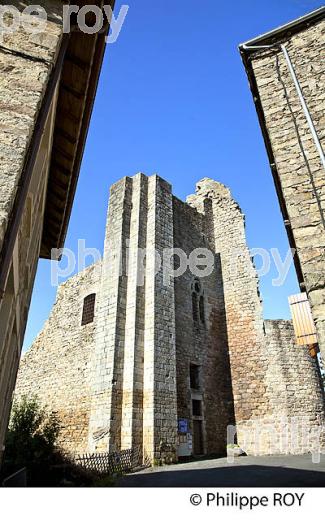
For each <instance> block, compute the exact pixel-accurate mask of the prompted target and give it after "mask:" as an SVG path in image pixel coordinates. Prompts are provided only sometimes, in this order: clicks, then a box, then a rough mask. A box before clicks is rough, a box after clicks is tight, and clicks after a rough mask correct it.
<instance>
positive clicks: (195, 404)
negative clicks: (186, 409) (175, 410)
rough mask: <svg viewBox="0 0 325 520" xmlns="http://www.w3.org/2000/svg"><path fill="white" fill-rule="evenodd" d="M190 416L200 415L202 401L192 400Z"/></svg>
mask: <svg viewBox="0 0 325 520" xmlns="http://www.w3.org/2000/svg"><path fill="white" fill-rule="evenodd" d="M192 414H193V415H196V416H201V415H202V401H199V400H198V399H192Z"/></svg>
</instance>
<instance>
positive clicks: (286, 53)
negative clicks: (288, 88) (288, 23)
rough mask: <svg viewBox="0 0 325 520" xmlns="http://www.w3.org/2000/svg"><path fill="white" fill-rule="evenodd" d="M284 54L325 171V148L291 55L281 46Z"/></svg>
mask: <svg viewBox="0 0 325 520" xmlns="http://www.w3.org/2000/svg"><path fill="white" fill-rule="evenodd" d="M280 48H281V50H282V52H283V54H284V57H285V60H286V62H287V65H288V69H289V71H290V74H291V77H292V79H293V82H294V84H295V87H296V91H297V94H298V96H299V100H300V103H301V106H302V109H303V111H304V113H305V116H306V119H307V123H308V126H309V128H310V131H311V134H312V136H313V139H314V142H315V145H316V148H317V150H318V153H319V157H320V160H321V162H322V165H323V168H324V170H325V155H324V152H323V148H322V145H321V143H320V140H319V137H318V135H317V131H316V128H315V125H314V122H313V120H312V118H311V115H310V112H309V110H308V107H307V104H306V101H305V98H304V95H303V92H302V90H301V87H300V84H299V81H298V78H297V76H296V72H295V69H294V67H293V64H292V61H291V59H290V56H289V53H288V51H287V49H286V47H285V45H281V46H280Z"/></svg>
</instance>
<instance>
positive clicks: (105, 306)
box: [16, 173, 324, 462]
mask: <svg viewBox="0 0 325 520" xmlns="http://www.w3.org/2000/svg"><path fill="white" fill-rule="evenodd" d="M244 220H245V219H244V215H243V213H242V211H241V209H240V207H239V206H238V204H237V203H236V202H235V201H234V200H233V198H232V196H231V193H230V191H229V189H228V188H226V187H225V186H224V185H222V184H220V183H218V182H216V181H214V180H211V179H206V178H205V179H203V180H202V181H201V182H199V183H198V184H197V189H196V194H195V195H191V196H189V197H188V199H187V202H186V203H185V202H182V201H181V200H179V199H178V198H176V197H175V196H174V195H173V194H172V191H171V186H170V185H169V184H168V183H167V182H166V181H164V180H163V179H161V178H160V177H158V176H157V175H153V176H150V177H146V176H145V175H143V174H141V173H139V174H137V175H135V176H134V177H125V178H123V179H122V180H120V181H119V182H117V183H116V184H114V185H113V186H112V188H111V194H110V202H109V211H108V219H107V229H106V238H105V246H104V255H103V259H102V261H100V262H98V263H96V264H94V265H92V266H90V267H88V268H87V269H86V270H84V271H82V272H81V273H79V274H77V275H76V276H74V277H72V278H71V279H70V280H68V281H66V282H65V283H63V284H62V285H61V286H60V287H59V289H58V294H57V300H56V303H55V305H54V308H53V310H52V312H51V315H50V317H49V319H48V321H47V323H46V324H45V326H44V328H43V330H42V331H41V332H40V334H39V335H38V337H37V339H36V340H35V342H34V344H33V345H32V347H31V349H30V350H29V351H28V352H27V353H26V354H25V355H24V357H23V358H22V361H21V365H20V370H19V376H18V381H17V387H16V395H17V397H20V396H22V395H32V394H35V395H38V396H39V398H40V399H41V401H42V402H43V403H44V404H46V405H48V406H49V407H50V409H51V410H53V411H56V412H57V413H58V414H59V416H60V418H61V422H62V426H63V428H62V432H61V441H60V442H61V444H62V446H63V447H64V448H65V449H67V450H69V451H76V452H85V451H91V452H93V451H110V452H114V451H119V450H123V449H128V448H132V447H140V448H141V449H142V453H143V456H144V458H146V459H149V460H150V461H152V462H153V461H154V460H155V459H158V460H159V459H160V460H165V461H166V460H174V459H175V458H176V457H177V455H181V454H182V452H181V448H182V447H184V446H183V444H186V443H187V447H188V449H189V453H191V452H192V451H193V453H194V454H197V455H199V454H203V453H205V454H208V453H209V454H213V453H224V452H225V449H226V444H227V426H228V425H235V426H236V428H237V438H238V442H239V443H240V444H241V445H242V446H243V447H244V449H245V450H246V451H247V452H248V453H256V454H258V453H281V452H285V451H286V449H285V447H284V446H283V445H282V444H281V442H282V440H283V437H284V436H285V433H286V432H287V434H288V435H289V436H291V433H292V434H293V435H294V434H295V432H296V431H297V427H296V426H297V425H296V424H295V422H294V421H295V420H296V419H297V418H299V417H300V418H303V421H304V427H305V428H306V429H307V432H308V433H311V432H312V431H313V429H315V427H317V426H320V425H322V424H323V421H324V401H323V393H322V390H321V386H320V381H319V374H318V371H317V365H316V363H315V361H314V360H313V359H312V358H311V357H310V356H309V353H308V348H307V347H306V348H305V347H297V346H296V345H295V341H294V333H293V327H292V324H291V322H290V321H285V320H278V321H263V315H262V303H261V300H260V296H259V291H258V279H257V275H256V271H255V268H254V265H253V263H252V260H251V257H250V254H249V250H248V248H247V245H246V237H245V222H244ZM209 259H210V260H209ZM209 262H210V265H209V269H208V270H206V268H207V264H209ZM284 430H285V431H284ZM270 432H271V433H270ZM272 435H273V437H272ZM297 435H298V439H297V442H296V443H295V444H294V445H293V446H291V447H290V448H289V452H290V451H291V452H293V453H297V452H301V451H308V450H309V449H310V443H309V440H308V442H307V441H304V439H303V438H302V434H301V433H299V432H298V433H297ZM191 442H192V448H191ZM287 451H288V450H287Z"/></svg>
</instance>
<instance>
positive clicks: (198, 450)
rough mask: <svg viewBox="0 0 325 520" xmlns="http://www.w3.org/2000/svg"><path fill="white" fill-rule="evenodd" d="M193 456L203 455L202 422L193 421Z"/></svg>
mask: <svg viewBox="0 0 325 520" xmlns="http://www.w3.org/2000/svg"><path fill="white" fill-rule="evenodd" d="M193 454H194V455H203V431H202V421H199V420H197V419H194V420H193Z"/></svg>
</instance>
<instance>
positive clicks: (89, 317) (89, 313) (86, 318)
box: [81, 293, 96, 325]
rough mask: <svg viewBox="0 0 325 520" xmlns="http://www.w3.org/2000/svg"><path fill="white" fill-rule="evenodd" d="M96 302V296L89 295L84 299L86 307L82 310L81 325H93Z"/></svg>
mask: <svg viewBox="0 0 325 520" xmlns="http://www.w3.org/2000/svg"><path fill="white" fill-rule="evenodd" d="M95 300H96V294H95V293H93V294H89V295H88V296H86V298H85V299H84V306H83V309H82V320H81V325H87V323H91V322H93V321H94V314H95Z"/></svg>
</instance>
